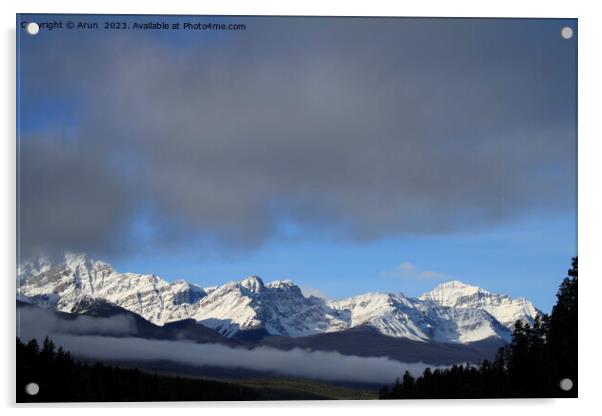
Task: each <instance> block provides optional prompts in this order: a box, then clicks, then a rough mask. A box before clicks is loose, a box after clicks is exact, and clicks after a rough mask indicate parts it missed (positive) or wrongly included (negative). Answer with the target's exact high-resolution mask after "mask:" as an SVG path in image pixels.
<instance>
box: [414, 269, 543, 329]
mask: <svg viewBox="0 0 602 416" xmlns="http://www.w3.org/2000/svg"><path fill="white" fill-rule="evenodd" d="M419 299H421V300H424V301H431V302H433V303H436V304H438V305H440V306H445V307H449V308H454V309H456V310H458V309H462V310H464V309H479V310H483V311H486V312H488V313H489V314H490V315H491V316H493V317H494V318H495V319H496V320H497V321H499V323H501V324H502V325H504V326H505V327H507V328H511V327H512V326H513V325H514V323H515V322H516V321H517V320H519V319H520V320H523V321H525V322H528V323H530V324H531V323H533V318H535V316H536V315H537V313H538V312H539V311H538V310H537V309H536V308H535V306H533V304H532V303H531V302H529V301H528V300H526V299H525V298H518V299H512V298H510V296H508V295H500V294H497V293H491V292H488V291H486V290H484V289H481V288H480V287H477V286H471V285H467V284H465V283H462V282H459V281H457V280H455V281H451V282H447V283H443V284H440V285H439V286H437V287H435V288H434V289H433V290H431V291H430V292H426V293H424V294H423V295H421V296H420V297H419Z"/></svg>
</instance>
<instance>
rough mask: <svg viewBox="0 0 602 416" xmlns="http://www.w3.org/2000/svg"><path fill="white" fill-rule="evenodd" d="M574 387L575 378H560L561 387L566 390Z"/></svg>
mask: <svg viewBox="0 0 602 416" xmlns="http://www.w3.org/2000/svg"><path fill="white" fill-rule="evenodd" d="M572 388H573V380H571V379H570V378H563V379H562V380H560V389H561V390H564V391H570V390H571V389H572Z"/></svg>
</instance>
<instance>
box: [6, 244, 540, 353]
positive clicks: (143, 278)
mask: <svg viewBox="0 0 602 416" xmlns="http://www.w3.org/2000/svg"><path fill="white" fill-rule="evenodd" d="M17 297H18V298H19V299H20V300H22V301H25V302H31V303H36V304H40V305H43V306H48V307H54V308H56V309H57V310H60V311H63V312H69V313H73V312H77V310H76V309H75V308H76V305H77V304H78V302H80V301H82V300H85V299H88V298H99V299H103V300H106V301H109V302H111V303H113V304H115V305H117V306H120V307H122V308H124V309H127V310H130V311H132V312H134V313H137V314H139V315H141V316H143V317H144V318H145V319H147V320H149V321H151V322H153V323H155V324H159V325H163V324H165V323H168V322H173V321H179V320H183V319H190V318H192V319H194V320H196V321H198V322H199V323H201V324H203V325H204V326H207V327H210V328H213V329H215V330H217V331H219V332H220V333H221V334H222V335H225V336H227V337H232V336H234V335H236V334H237V333H239V331H249V330H259V331H264V332H266V333H268V334H272V335H284V336H291V337H300V336H306V335H313V334H320V333H325V332H337V331H342V330H345V329H349V328H353V327H357V326H361V325H369V326H371V327H373V328H375V329H376V330H377V331H379V332H380V333H382V334H384V335H388V336H392V337H400V338H407V339H411V340H415V341H439V342H459V343H467V342H473V341H479V340H483V339H486V338H490V337H494V338H502V339H504V340H509V337H510V328H511V327H512V325H513V323H514V322H515V321H516V320H517V319H522V320H524V321H527V322H531V321H532V320H533V319H534V317H535V315H536V314H537V310H536V309H535V308H534V307H533V305H532V304H531V303H530V302H529V301H527V300H525V299H515V300H513V299H511V298H509V297H508V296H505V295H497V294H492V293H489V292H487V291H485V290H483V289H480V288H478V287H475V286H469V285H465V284H463V283H461V282H457V281H455V282H449V283H444V284H442V285H439V286H437V287H436V288H435V289H433V290H432V291H430V292H427V293H425V294H423V295H422V296H420V297H419V298H410V297H406V296H404V295H403V294H401V293H397V294H389V293H369V294H365V295H360V296H355V297H352V298H349V299H344V300H339V301H332V300H326V299H321V298H317V297H313V296H309V297H305V296H304V295H303V293H302V292H301V290H300V289H299V287H298V286H296V285H295V284H294V283H293V282H292V281H290V280H280V281H275V282H271V283H268V284H265V283H264V282H263V281H262V280H261V278H259V277H257V276H249V277H248V278H246V279H244V280H241V281H239V282H229V283H226V284H224V285H222V286H218V287H212V288H206V289H203V288H201V287H199V286H196V285H192V284H190V283H188V282H186V281H183V280H179V281H176V282H172V283H169V282H167V281H165V280H163V279H161V278H159V277H157V276H155V275H140V274H134V273H120V272H117V271H115V270H113V269H112V268H111V266H110V265H108V264H106V263H103V262H101V261H96V260H92V259H91V258H89V257H88V256H86V255H82V254H73V253H66V254H65V258H64V261H61V262H59V263H58V264H52V262H51V261H50V260H49V259H45V258H43V259H38V260H36V261H34V262H31V263H27V264H23V265H21V266H20V267H19V276H18V290H17Z"/></svg>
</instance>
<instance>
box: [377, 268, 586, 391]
mask: <svg viewBox="0 0 602 416" xmlns="http://www.w3.org/2000/svg"><path fill="white" fill-rule="evenodd" d="M556 297H557V301H556V304H555V305H554V307H553V308H552V313H551V314H550V315H548V314H542V315H538V316H537V317H536V318H535V321H534V323H533V324H532V325H529V324H525V323H523V322H522V321H520V320H519V321H516V323H515V325H514V330H513V332H512V341H511V343H510V344H509V345H507V346H505V347H502V348H500V349H499V350H498V352H497V354H496V357H495V359H494V360H493V361H488V360H485V361H483V362H481V363H480V365H478V366H477V365H471V364H461V365H454V366H452V367H450V368H447V369H435V370H431V369H430V368H427V369H425V370H424V372H423V374H422V375H421V376H420V377H417V378H414V377H413V376H412V375H411V374H410V373H409V372H406V373H405V374H404V375H403V377H402V378H401V380H399V379H397V380H396V381H395V384H393V385H392V386H384V387H383V388H381V390H380V392H379V397H380V398H381V399H454V398H529V397H577V257H575V258H573V260H572V267H571V269H570V270H569V271H568V276H567V277H566V278H565V279H564V280H563V281H562V283H561V284H560V287H559V289H558V292H557V294H556ZM564 379H569V380H571V382H572V388H570V389H568V390H566V388H567V387H570V386H569V385H568V384H570V383H568V382H567V381H565V382H564V383H563V384H564V385H563V387H564V389H563V388H561V380H564Z"/></svg>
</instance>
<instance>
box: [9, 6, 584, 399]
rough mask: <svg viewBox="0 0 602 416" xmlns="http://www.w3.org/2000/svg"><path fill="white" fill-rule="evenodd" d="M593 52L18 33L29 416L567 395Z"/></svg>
mask: <svg viewBox="0 0 602 416" xmlns="http://www.w3.org/2000/svg"><path fill="white" fill-rule="evenodd" d="M577 37H578V27H577V20H576V19H531V18H530V19H501V18H499V19H498V18H470V19H469V18H402V17H303V16H286V17H285V16H280V17H276V16H186V15H182V16H180V15H167V16H159V15H52V14H42V15H33V14H20V15H17V216H18V218H17V220H18V224H17V230H18V235H17V246H18V256H17V271H18V272H17V276H16V279H17V285H16V289H17V290H16V308H17V340H16V341H17V348H16V354H17V356H16V361H17V374H16V383H17V384H16V385H17V401H18V402H90V401H95V402H121V401H213V400H221V401H230V400H235V401H238V400H316V399H332V400H334V399H362V400H378V399H455V398H475V399H487V398H517V397H520V398H523V397H576V396H577V387H578V386H577V269H578V267H577Z"/></svg>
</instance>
